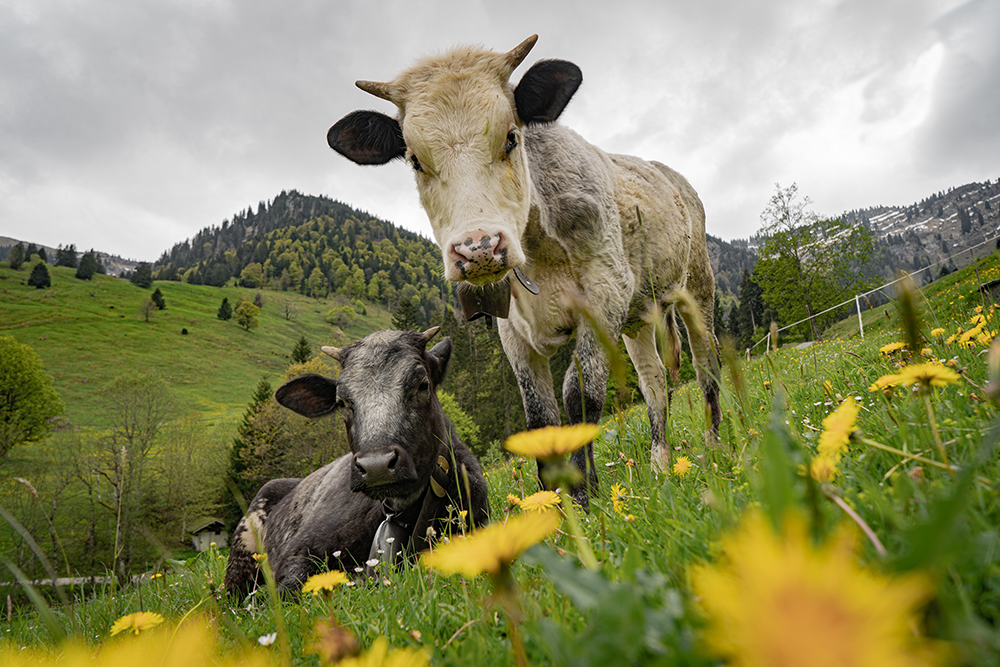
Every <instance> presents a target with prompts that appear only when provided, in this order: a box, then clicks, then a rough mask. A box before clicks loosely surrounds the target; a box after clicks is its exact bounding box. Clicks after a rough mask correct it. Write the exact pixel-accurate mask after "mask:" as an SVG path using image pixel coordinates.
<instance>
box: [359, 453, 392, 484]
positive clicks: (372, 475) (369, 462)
mask: <svg viewBox="0 0 1000 667" xmlns="http://www.w3.org/2000/svg"><path fill="white" fill-rule="evenodd" d="M398 462H399V452H398V451H396V450H395V449H392V450H391V451H388V452H377V453H373V454H365V455H360V454H359V455H356V456H355V457H354V467H355V469H356V470H357V472H358V474H359V475H360V476H361V479H363V480H364V482H365V485H367V486H381V485H383V484H392V483H393V482H395V481H396V464H397V463H398Z"/></svg>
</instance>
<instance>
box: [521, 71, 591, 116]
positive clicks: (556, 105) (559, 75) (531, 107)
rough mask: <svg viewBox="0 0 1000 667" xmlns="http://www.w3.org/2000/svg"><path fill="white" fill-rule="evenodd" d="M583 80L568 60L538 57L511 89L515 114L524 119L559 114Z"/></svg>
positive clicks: (581, 75) (581, 74)
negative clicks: (537, 60)
mask: <svg viewBox="0 0 1000 667" xmlns="http://www.w3.org/2000/svg"><path fill="white" fill-rule="evenodd" d="M582 81H583V72H581V71H580V68H579V67H577V66H576V65H574V64H573V63H571V62H569V61H567V60H540V61H539V62H537V63H535V64H534V66H532V68H531V69H529V70H528V71H527V73H526V74H525V75H524V77H523V78H522V79H521V82H520V83H518V84H517V88H515V89H514V103H515V105H516V106H517V115H518V116H520V117H521V120H522V121H523V122H525V123H547V122H550V121H553V120H555V119H557V118H559V114H561V113H562V112H563V109H565V108H566V105H567V104H569V101H570V99H571V98H572V97H573V94H574V93H575V92H576V89H577V88H579V87H580V83H581V82H582Z"/></svg>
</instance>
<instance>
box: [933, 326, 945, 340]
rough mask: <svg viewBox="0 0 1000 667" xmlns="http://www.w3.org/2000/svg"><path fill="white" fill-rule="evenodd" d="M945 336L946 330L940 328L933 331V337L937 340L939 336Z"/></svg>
mask: <svg viewBox="0 0 1000 667" xmlns="http://www.w3.org/2000/svg"><path fill="white" fill-rule="evenodd" d="M944 334H945V331H944V329H942V328H940V327H938V328H937V329H931V335H932V336H934V337H935V338H937V337H938V336H943V335H944Z"/></svg>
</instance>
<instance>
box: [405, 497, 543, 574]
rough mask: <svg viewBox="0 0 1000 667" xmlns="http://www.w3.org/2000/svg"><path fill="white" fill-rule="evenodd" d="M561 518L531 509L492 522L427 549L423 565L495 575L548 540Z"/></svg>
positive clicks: (442, 571) (442, 569) (440, 570)
mask: <svg viewBox="0 0 1000 667" xmlns="http://www.w3.org/2000/svg"><path fill="white" fill-rule="evenodd" d="M561 520H562V517H561V516H560V514H559V513H558V512H556V511H553V510H543V511H538V512H528V513H525V514H520V515H518V516H515V517H511V518H510V519H508V520H507V522H506V523H493V524H490V525H488V526H486V527H485V528H483V529H481V530H477V531H476V532H474V533H472V534H471V535H469V536H467V537H458V538H455V539H453V540H452V541H451V542H450V543H448V544H444V545H441V546H439V547H437V548H436V549H433V550H430V551H425V552H424V553H423V554H421V556H420V564H421V565H423V566H424V567H426V568H430V569H434V570H437V571H438V572H440V573H442V574H445V575H452V574H463V575H465V576H466V577H474V576H476V575H478V574H483V573H486V574H490V575H494V574H497V573H499V572H500V570H501V568H503V567H506V566H508V565H510V564H511V563H513V562H514V560H515V559H516V558H517V557H518V556H520V555H521V553H522V552H523V551H524V550H525V549H527V548H528V547H530V546H531V545H533V544H535V543H536V542H539V541H540V540H543V539H545V538H546V537H547V536H549V535H550V534H551V533H553V532H554V531H555V530H556V528H558V527H559V522H560V521H561Z"/></svg>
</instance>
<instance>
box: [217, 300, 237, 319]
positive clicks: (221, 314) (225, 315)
mask: <svg viewBox="0 0 1000 667" xmlns="http://www.w3.org/2000/svg"><path fill="white" fill-rule="evenodd" d="M232 316H233V307H232V306H230V305H229V297H225V296H224V297H222V304H221V305H220V306H219V311H218V313H216V317H218V318H219V319H220V320H228V319H230V318H231V317H232Z"/></svg>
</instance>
